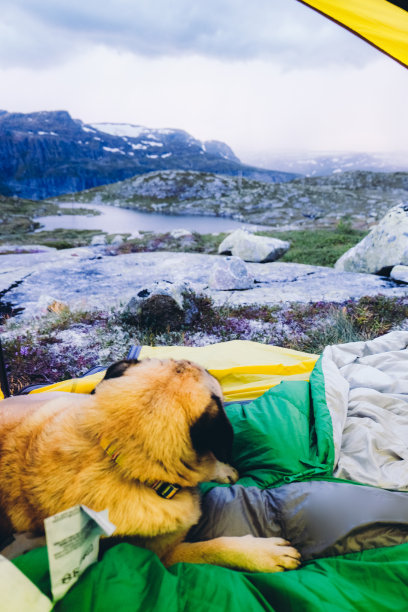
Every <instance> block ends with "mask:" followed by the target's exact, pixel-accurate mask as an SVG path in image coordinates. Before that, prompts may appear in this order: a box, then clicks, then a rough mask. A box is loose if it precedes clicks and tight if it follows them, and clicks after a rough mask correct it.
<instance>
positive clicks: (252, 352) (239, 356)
mask: <svg viewBox="0 0 408 612" xmlns="http://www.w3.org/2000/svg"><path fill="white" fill-rule="evenodd" d="M146 357H156V358H157V359H167V358H173V359H189V360H190V361H195V362H196V363H199V364H200V365H202V366H203V367H204V368H206V369H207V370H209V372H210V373H211V374H212V375H213V376H215V378H217V379H218V381H219V382H220V384H221V387H222V390H223V393H224V398H225V400H226V401H234V400H248V399H255V398H256V397H259V396H260V395H262V394H263V393H265V391H267V390H268V389H270V388H271V387H273V386H275V385H278V384H279V383H280V382H282V380H309V377H310V373H311V371H312V370H313V367H314V365H315V363H316V361H317V359H318V355H313V354H310V353H303V352H300V351H293V350H291V349H285V348H282V347H279V346H271V345H269V344H261V343H259V342H250V341H249V340H232V341H230V342H220V343H217V344H211V345H208V346H200V347H190V346H155V347H151V346H144V347H143V348H142V350H141V353H140V359H144V358H146Z"/></svg>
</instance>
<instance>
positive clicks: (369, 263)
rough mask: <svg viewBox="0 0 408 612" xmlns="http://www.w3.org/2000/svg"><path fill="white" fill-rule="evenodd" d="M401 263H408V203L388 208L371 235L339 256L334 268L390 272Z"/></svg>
mask: <svg viewBox="0 0 408 612" xmlns="http://www.w3.org/2000/svg"><path fill="white" fill-rule="evenodd" d="M399 264H402V265H407V264H408V204H399V205H398V206H395V207H394V208H392V209H391V210H389V211H388V213H387V214H386V215H385V217H384V218H383V219H381V221H380V222H379V224H378V225H376V226H375V227H374V228H373V229H372V230H371V232H370V233H369V234H368V236H366V237H365V238H364V239H363V240H361V242H359V243H358V244H356V246H354V247H353V248H351V249H349V250H348V251H346V253H344V255H342V256H341V257H340V259H339V260H338V261H337V262H336V265H335V269H336V270H341V271H346V272H368V273H371V274H389V272H390V270H391V268H393V267H394V266H397V265H399Z"/></svg>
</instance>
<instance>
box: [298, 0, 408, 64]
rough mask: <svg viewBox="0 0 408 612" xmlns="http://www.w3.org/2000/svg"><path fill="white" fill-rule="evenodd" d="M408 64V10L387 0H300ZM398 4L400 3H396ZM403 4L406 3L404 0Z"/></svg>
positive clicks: (401, 3) (401, 4) (400, 3)
mask: <svg viewBox="0 0 408 612" xmlns="http://www.w3.org/2000/svg"><path fill="white" fill-rule="evenodd" d="M299 2H302V4H306V5H307V6H310V7H312V8H314V9H316V10H317V11H319V12H320V13H322V14H323V15H326V16H327V17H330V18H331V19H333V20H334V21H337V22H338V23H339V24H340V25H342V26H344V27H345V28H347V29H349V30H351V31H352V32H354V33H355V34H357V35H358V36H360V37H361V38H364V39H365V40H367V41H368V42H369V43H371V44H372V45H374V46H375V47H377V48H378V49H380V50H381V51H383V52H384V53H386V54H387V55H390V56H391V57H393V58H394V59H396V60H397V61H398V62H400V63H401V64H403V65H404V66H406V67H408V11H407V10H406V9H405V8H401V7H402V6H403V5H404V2H401V1H400V2H397V1H396V2H388V1H387V0H353V1H351V0H349V1H348V2H345V1H344V0H340V1H339V0H313V1H312V2H309V1H304V0H299ZM398 5H399V6H398ZM405 6H407V5H406V3H405Z"/></svg>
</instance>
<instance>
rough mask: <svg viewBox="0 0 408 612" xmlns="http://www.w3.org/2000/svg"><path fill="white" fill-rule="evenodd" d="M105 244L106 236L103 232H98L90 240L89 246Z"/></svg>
mask: <svg viewBox="0 0 408 612" xmlns="http://www.w3.org/2000/svg"><path fill="white" fill-rule="evenodd" d="M105 245H106V236H105V234H98V235H97V236H94V237H93V238H92V240H91V246H105Z"/></svg>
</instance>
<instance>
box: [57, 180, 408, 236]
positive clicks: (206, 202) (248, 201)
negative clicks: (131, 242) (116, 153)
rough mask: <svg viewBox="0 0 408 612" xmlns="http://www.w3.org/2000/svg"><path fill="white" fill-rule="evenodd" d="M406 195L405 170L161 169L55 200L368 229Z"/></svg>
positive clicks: (276, 223) (273, 222) (281, 223)
mask: <svg viewBox="0 0 408 612" xmlns="http://www.w3.org/2000/svg"><path fill="white" fill-rule="evenodd" d="M407 199H408V173H402V172H400V173H382V172H344V173H342V174H335V175H332V176H322V177H313V178H302V179H296V180H293V181H290V182H286V183H276V184H270V183H269V184H268V183H264V182H260V181H255V180H249V179H246V178H240V177H228V176H217V175H215V174H209V173H202V172H192V171H174V170H173V171H169V170H167V171H160V172H151V173H150V174H145V175H142V176H136V177H133V178H131V179H127V180H125V181H121V182H119V183H114V184H111V185H105V186H102V187H96V188H94V189H90V190H88V191H83V192H82V193H76V194H70V195H68V196H61V197H60V198H58V203H60V202H75V203H81V204H91V205H92V204H108V205H113V206H122V207H125V208H134V209H136V210H140V211H146V212H161V213H167V214H205V215H215V216H222V217H230V218H233V219H236V220H239V221H245V222H248V223H254V224H267V225H273V226H275V227H282V226H286V225H290V226H292V227H313V226H316V225H321V226H323V225H324V226H333V225H334V224H336V223H337V221H338V220H339V219H341V218H344V217H348V218H350V221H352V223H353V225H355V226H357V227H362V228H366V227H368V226H369V225H370V224H372V223H373V222H374V221H376V220H377V219H379V218H381V217H382V216H383V215H384V214H385V212H386V211H387V210H388V209H389V208H391V207H392V206H395V205H396V204H397V203H399V202H401V200H403V201H406V200H407Z"/></svg>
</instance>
